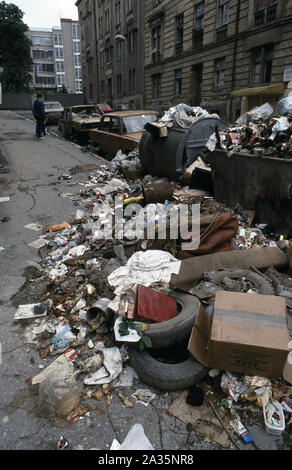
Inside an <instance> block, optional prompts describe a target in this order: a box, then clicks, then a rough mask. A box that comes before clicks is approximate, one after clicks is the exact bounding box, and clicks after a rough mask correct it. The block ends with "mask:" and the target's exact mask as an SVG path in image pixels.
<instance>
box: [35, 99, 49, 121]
mask: <svg viewBox="0 0 292 470" xmlns="http://www.w3.org/2000/svg"><path fill="white" fill-rule="evenodd" d="M33 115H34V117H35V119H41V118H43V119H45V117H46V113H45V106H44V103H43V102H42V101H41V100H40V99H38V98H37V99H36V100H35V102H34V104H33Z"/></svg>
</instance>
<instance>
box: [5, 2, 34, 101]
mask: <svg viewBox="0 0 292 470" xmlns="http://www.w3.org/2000/svg"><path fill="white" fill-rule="evenodd" d="M23 15H24V13H23V12H22V11H21V10H20V9H19V8H18V7H17V6H16V5H14V4H13V3H6V2H3V1H2V2H0V66H1V67H3V69H4V70H3V72H2V73H1V74H0V81H1V83H2V89H3V92H7V93H20V92H24V91H29V84H30V81H31V72H32V64H33V63H32V59H31V56H30V46H31V42H30V40H29V38H28V37H27V36H26V34H25V33H26V32H27V31H28V26H27V25H26V24H24V23H23V21H22V18H23Z"/></svg>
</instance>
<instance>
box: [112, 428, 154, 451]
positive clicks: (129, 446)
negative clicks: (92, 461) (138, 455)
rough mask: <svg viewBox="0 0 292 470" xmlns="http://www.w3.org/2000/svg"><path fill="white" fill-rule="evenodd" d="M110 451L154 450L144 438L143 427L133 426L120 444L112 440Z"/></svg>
mask: <svg viewBox="0 0 292 470" xmlns="http://www.w3.org/2000/svg"><path fill="white" fill-rule="evenodd" d="M110 450H119V451H124V450H154V447H153V446H152V444H151V443H150V441H149V439H148V438H147V437H146V435H145V432H144V429H143V426H142V425H141V424H135V426H133V427H132V428H131V429H130V431H129V432H128V434H127V436H126V438H125V440H124V441H123V443H122V444H119V442H118V441H117V440H116V439H114V441H113V442H112V446H111V449H110Z"/></svg>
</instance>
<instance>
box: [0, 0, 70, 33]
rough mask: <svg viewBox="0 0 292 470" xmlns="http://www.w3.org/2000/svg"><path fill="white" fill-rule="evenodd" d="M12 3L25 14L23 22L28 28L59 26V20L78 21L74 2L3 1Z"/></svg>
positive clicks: (55, 0)
mask: <svg viewBox="0 0 292 470" xmlns="http://www.w3.org/2000/svg"><path fill="white" fill-rule="evenodd" d="M5 1H6V3H14V4H15V5H17V6H18V7H19V8H20V9H21V10H22V11H23V12H24V13H25V14H24V17H23V22H24V23H26V24H27V25H28V26H29V27H30V28H38V27H40V28H52V27H53V26H60V18H69V19H71V20H78V10H77V7H76V5H75V3H76V0H5Z"/></svg>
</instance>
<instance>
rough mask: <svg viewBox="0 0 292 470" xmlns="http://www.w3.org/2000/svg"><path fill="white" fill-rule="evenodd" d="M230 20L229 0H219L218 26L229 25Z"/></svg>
mask: <svg viewBox="0 0 292 470" xmlns="http://www.w3.org/2000/svg"><path fill="white" fill-rule="evenodd" d="M228 22H229V0H219V8H218V28H221V27H222V26H225V25H227V24H228Z"/></svg>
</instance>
